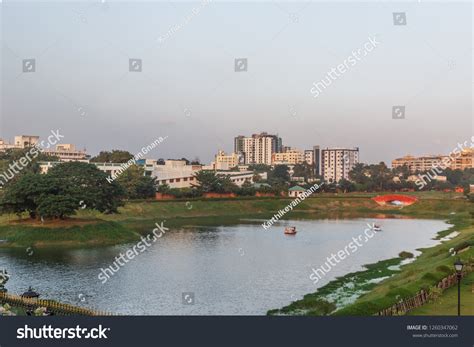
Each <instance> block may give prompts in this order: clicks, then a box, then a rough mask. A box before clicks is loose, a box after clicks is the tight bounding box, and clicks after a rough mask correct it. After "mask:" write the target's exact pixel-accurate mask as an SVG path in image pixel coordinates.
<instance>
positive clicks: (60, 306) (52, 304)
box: [0, 293, 111, 316]
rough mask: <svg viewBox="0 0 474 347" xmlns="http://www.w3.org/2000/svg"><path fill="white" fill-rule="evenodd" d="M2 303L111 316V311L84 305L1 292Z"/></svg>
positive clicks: (28, 307) (71, 313) (75, 313)
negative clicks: (97, 309)
mask: <svg viewBox="0 0 474 347" xmlns="http://www.w3.org/2000/svg"><path fill="white" fill-rule="evenodd" d="M0 303H1V304H5V303H7V304H9V305H11V306H15V307H22V308H24V309H26V310H33V311H34V310H35V309H37V308H39V307H46V309H47V310H48V311H49V312H52V313H53V314H55V315H59V316H69V315H75V316H77V315H79V316H110V315H111V314H110V313H107V312H101V311H95V310H91V309H88V308H84V307H78V306H74V305H69V304H64V303H60V302H57V301H51V300H43V299H30V298H24V297H21V296H18V295H14V294H8V293H0Z"/></svg>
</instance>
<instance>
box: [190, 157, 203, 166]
mask: <svg viewBox="0 0 474 347" xmlns="http://www.w3.org/2000/svg"><path fill="white" fill-rule="evenodd" d="M191 165H201V160H199V158H198V157H195V158H194V159H193V160H192V161H191Z"/></svg>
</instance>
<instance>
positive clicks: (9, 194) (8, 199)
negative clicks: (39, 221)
mask: <svg viewBox="0 0 474 347" xmlns="http://www.w3.org/2000/svg"><path fill="white" fill-rule="evenodd" d="M106 178H107V175H106V174H105V173H103V172H101V171H100V170H99V169H97V168H96V167H95V166H94V165H91V164H87V163H81V162H70V163H62V164H59V165H57V166H55V167H54V168H52V169H51V170H50V171H49V172H48V173H47V174H45V175H41V174H32V173H27V174H25V175H22V176H21V177H19V178H18V180H16V181H15V182H13V183H12V184H10V185H8V186H6V187H5V192H4V195H3V197H2V200H1V202H0V207H1V210H2V212H12V213H17V214H20V213H22V212H28V213H29V214H30V217H32V218H39V217H45V218H64V217H65V216H69V215H72V214H74V213H75V211H77V210H78V209H79V208H88V209H95V210H98V211H100V212H104V213H115V212H117V208H118V207H119V206H121V205H122V204H123V202H122V198H123V195H124V191H123V189H122V187H121V186H120V185H119V184H118V183H116V182H112V183H109V182H108V181H107V179H106Z"/></svg>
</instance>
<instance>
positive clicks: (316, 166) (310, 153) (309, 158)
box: [304, 146, 321, 175]
mask: <svg viewBox="0 0 474 347" xmlns="http://www.w3.org/2000/svg"><path fill="white" fill-rule="evenodd" d="M304 161H305V162H306V163H308V164H309V165H311V166H312V167H313V173H314V174H315V175H319V174H320V173H321V171H320V149H319V146H313V149H305V151H304Z"/></svg>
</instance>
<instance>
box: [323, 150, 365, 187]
mask: <svg viewBox="0 0 474 347" xmlns="http://www.w3.org/2000/svg"><path fill="white" fill-rule="evenodd" d="M358 162H359V148H358V147H355V148H326V149H323V150H321V174H322V176H323V178H324V180H325V181H326V182H338V181H340V180H341V179H343V178H344V179H349V172H350V171H351V170H352V168H353V167H354V166H355V164H357V163H358Z"/></svg>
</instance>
